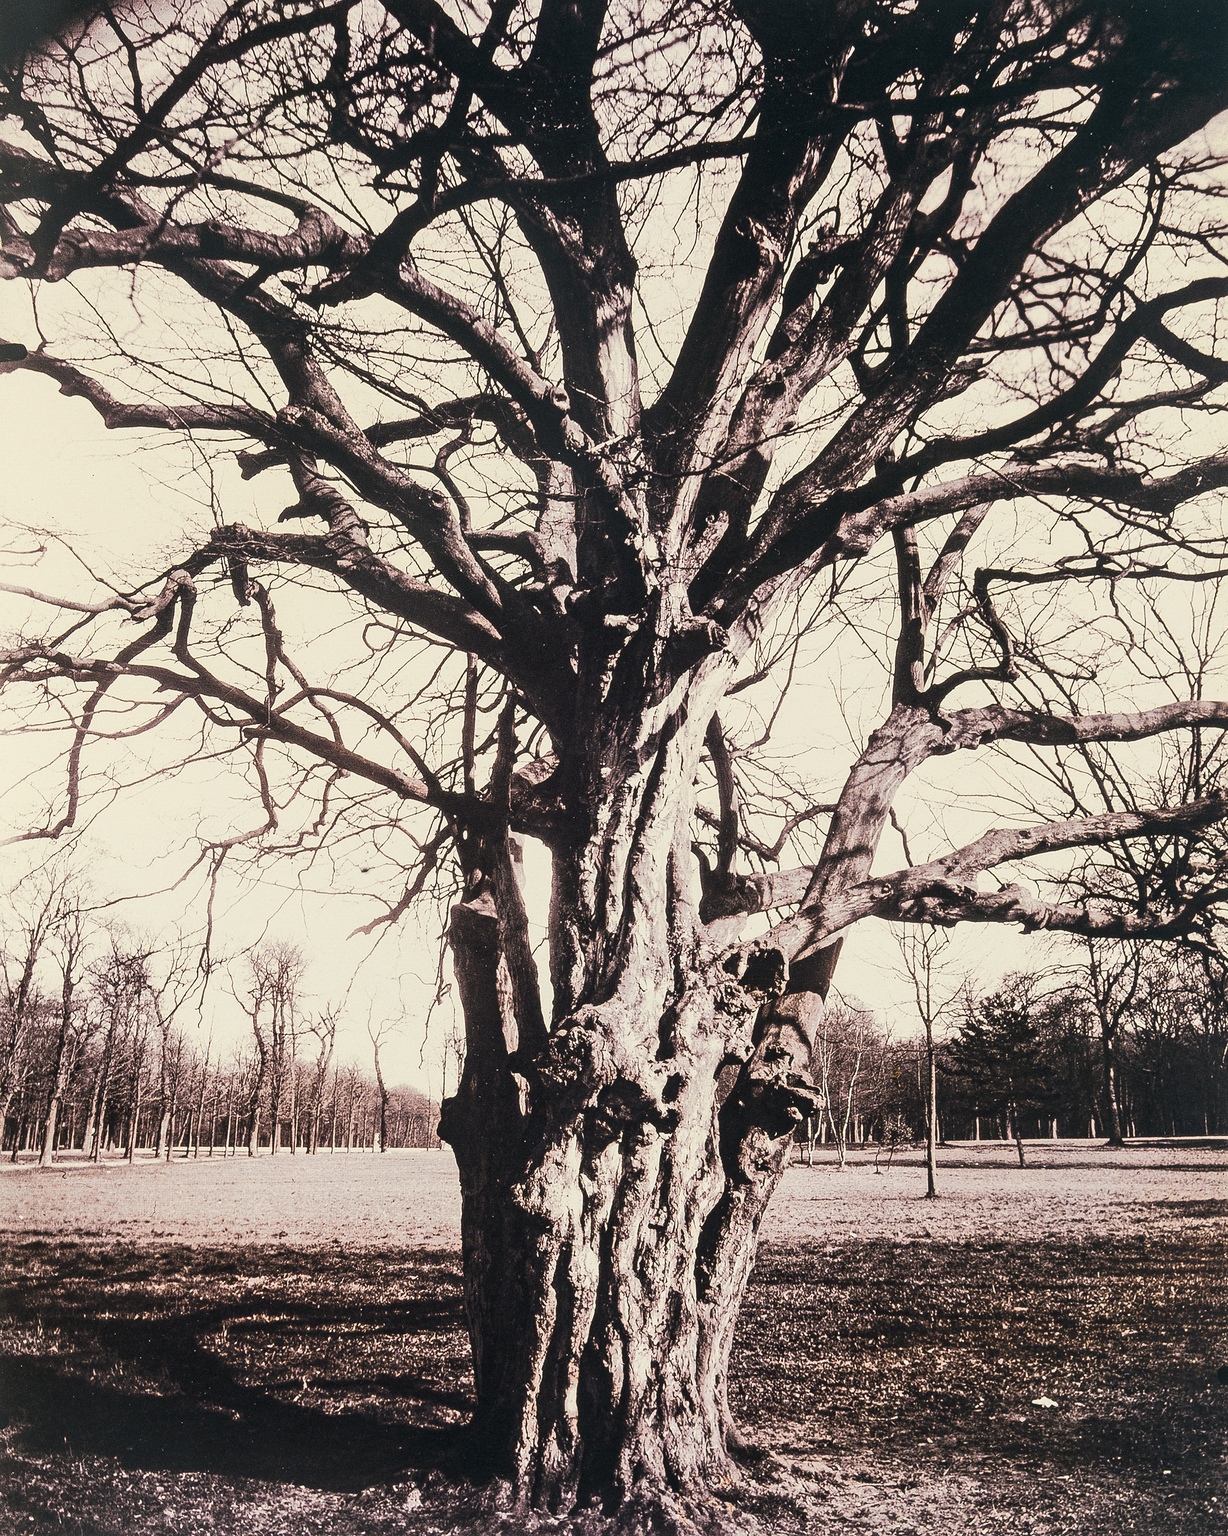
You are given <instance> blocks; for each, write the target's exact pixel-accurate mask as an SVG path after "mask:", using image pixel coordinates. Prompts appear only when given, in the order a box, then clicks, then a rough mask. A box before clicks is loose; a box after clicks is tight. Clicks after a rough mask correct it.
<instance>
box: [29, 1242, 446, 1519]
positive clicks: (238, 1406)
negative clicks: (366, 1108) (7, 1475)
mask: <svg viewBox="0 0 1228 1536" xmlns="http://www.w3.org/2000/svg"><path fill="white" fill-rule="evenodd" d="M40 1247H42V1245H39V1244H26V1245H22V1246H21V1247H20V1248H16V1249H14V1250H12V1251H11V1252H10V1253H9V1255H7V1258H8V1259H9V1263H8V1264H7V1265H6V1268H7V1270H8V1273H9V1275H10V1277H11V1278H10V1281H9V1284H8V1285H7V1286H6V1288H5V1295H4V1298H3V1308H2V1310H3V1313H4V1315H5V1319H6V1324H7V1328H8V1331H9V1333H10V1335H11V1336H12V1335H15V1337H13V1338H12V1342H11V1344H10V1348H13V1349H14V1353H12V1354H9V1355H8V1356H7V1358H4V1359H0V1406H2V1407H3V1411H4V1417H5V1418H6V1419H7V1420H8V1421H9V1422H10V1423H11V1425H12V1427H13V1429H14V1430H15V1432H16V1437H17V1444H18V1445H19V1446H20V1448H21V1449H22V1450H23V1451H25V1452H27V1453H29V1454H33V1455H64V1454H71V1455H75V1456H102V1457H109V1458H114V1459H115V1460H117V1461H119V1462H120V1463H121V1464H122V1465H124V1466H127V1467H130V1468H133V1469H140V1470H146V1471H165V1472H206V1473H216V1474H219V1475H221V1476H223V1477H226V1478H261V1479H266V1480H272V1481H283V1482H290V1483H297V1484H300V1485H302V1486H305V1487H313V1488H318V1489H321V1490H328V1491H333V1492H352V1491H356V1490H358V1489H361V1488H365V1487H369V1486H371V1485H372V1484H373V1483H378V1482H383V1481H388V1480H390V1479H393V1478H396V1477H403V1476H404V1475H405V1474H406V1473H407V1472H409V1471H413V1470H425V1469H429V1468H432V1467H438V1466H441V1465H445V1464H448V1463H449V1462H450V1461H451V1460H452V1459H453V1458H454V1456H455V1454H456V1452H457V1449H458V1441H459V1438H460V1427H461V1421H462V1420H463V1418H464V1417H466V1416H467V1413H468V1411H469V1410H470V1409H471V1407H472V1400H471V1398H470V1396H469V1394H468V1391H467V1390H466V1388H467V1386H468V1382H467V1380H466V1379H465V1377H464V1375H463V1374H459V1376H458V1367H459V1370H460V1372H463V1350H464V1347H465V1339H464V1318H463V1311H462V1305H461V1297H460V1286H459V1280H458V1278H457V1277H456V1276H455V1274H454V1273H453V1272H452V1271H451V1270H450V1269H449V1268H448V1267H446V1266H443V1265H441V1264H440V1262H439V1259H438V1256H437V1255H432V1256H430V1258H428V1259H423V1260H419V1261H418V1262H415V1261H414V1259H413V1258H412V1257H411V1256H409V1255H405V1254H397V1255H395V1256H391V1258H390V1259H389V1260H385V1259H383V1258H381V1260H380V1267H381V1269H384V1270H388V1271H390V1273H389V1274H388V1276H387V1284H385V1285H382V1286H381V1288H380V1292H379V1293H378V1294H379V1299H378V1300H373V1299H372V1295H371V1290H372V1288H371V1286H370V1284H369V1282H368V1283H365V1284H363V1285H362V1286H361V1291H359V1290H358V1289H356V1287H355V1284H354V1257H353V1256H352V1255H350V1256H348V1258H347V1260H346V1261H341V1260H339V1259H336V1258H331V1257H330V1256H327V1255H318V1254H311V1255H304V1254H290V1253H287V1252H285V1251H281V1250H276V1251H264V1252H252V1251H248V1252H247V1253H244V1254H240V1255H234V1256H226V1257H224V1256H220V1255H218V1254H217V1253H213V1254H210V1255H207V1256H202V1255H195V1254H191V1253H185V1252H182V1251H179V1252H177V1251H175V1250H167V1251H163V1252H160V1253H157V1254H154V1255H152V1256H151V1255H148V1254H136V1253H131V1252H127V1251H119V1252H117V1251H115V1250H111V1252H110V1253H109V1254H107V1255H95V1254H90V1253H89V1252H88V1251H86V1250H78V1252H77V1254H76V1255H75V1256H76V1257H77V1258H78V1260H79V1262H76V1263H74V1262H72V1258H73V1257H74V1255H73V1253H72V1250H68V1251H67V1254H68V1262H66V1261H65V1258H66V1250H65V1249H64V1248H63V1247H61V1248H60V1249H59V1253H58V1255H57V1263H56V1265H55V1270H54V1273H53V1274H48V1272H47V1270H46V1268H45V1266H44V1264H43V1263H42V1262H41V1261H40V1258H39V1255H38V1252H37V1250H38V1249H39V1248H40ZM398 1365H403V1367H404V1368H403V1369H390V1368H389V1367H390V1366H398Z"/></svg>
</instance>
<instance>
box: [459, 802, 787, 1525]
mask: <svg viewBox="0 0 1228 1536" xmlns="http://www.w3.org/2000/svg"><path fill="white" fill-rule="evenodd" d="M688 783H689V781H688ZM642 825H643V818H641V826H642ZM672 841H673V838H672V832H671V833H670V834H669V836H667V837H666V839H665V851H664V853H663V855H662V860H661V864H662V868H664V866H665V865H666V864H669V863H670V862H671V861H672V853H671V851H670V850H671V845H672ZM610 846H611V839H610V838H608V837H607V838H606V839H604V840H603V842H602V849H603V850H604V849H606V848H608V847H610ZM578 862H582V861H578ZM472 869H473V871H474V876H473V882H472V884H471V887H470V890H469V892H468V894H467V899H466V900H465V901H464V902H463V903H461V904H460V905H459V906H458V907H456V908H455V909H454V911H453V915H452V926H451V943H452V950H453V958H454V965H455V971H456V976H457V982H458V987H459V991H460V996H461V1002H462V1005H463V1011H464V1015H465V1024H466V1040H467V1051H466V1059H465V1065H464V1072H463V1075H462V1077H461V1082H460V1085H459V1089H458V1092H457V1094H456V1096H455V1097H454V1098H451V1099H448V1100H446V1101H445V1103H444V1105H443V1114H442V1119H441V1124H440V1135H441V1136H442V1137H443V1138H444V1139H445V1140H447V1141H449V1142H450V1143H451V1144H452V1146H453V1148H454V1150H455V1152H456V1157H457V1162H458V1165H459V1169H460V1179H461V1191H462V1246H463V1255H464V1270H465V1297H466V1306H467V1312H468V1320H469V1330H470V1336H471V1340H472V1346H473V1360H474V1376H475V1384H476V1395H477V1410H476V1414H475V1419H474V1424H473V1439H474V1447H475V1450H476V1452H477V1456H478V1459H479V1461H480V1462H481V1464H482V1465H483V1467H484V1469H485V1470H486V1471H488V1472H490V1473H493V1474H494V1475H497V1476H502V1477H506V1478H508V1479H509V1480H510V1481H511V1482H512V1484H513V1486H514V1488H515V1490H516V1492H517V1495H518V1496H519V1497H520V1498H521V1499H522V1500H523V1501H525V1502H528V1503H531V1504H533V1505H536V1506H538V1507H543V1508H548V1509H565V1508H570V1507H572V1506H573V1505H574V1504H576V1503H577V1502H579V1503H586V1502H588V1501H595V1502H597V1503H598V1504H601V1505H604V1506H605V1507H607V1508H610V1509H613V1508H616V1507H620V1506H622V1505H624V1504H625V1503H626V1502H627V1501H628V1500H629V1499H630V1500H632V1502H633V1503H635V1502H637V1501H643V1500H645V1499H646V1500H649V1501H650V1502H653V1503H654V1505H655V1507H658V1508H660V1507H662V1506H664V1507H667V1508H668V1507H670V1505H671V1503H672V1502H676V1501H678V1500H682V1501H683V1503H684V1504H685V1503H686V1502H687V1501H688V1500H693V1499H695V1498H699V1499H703V1498H704V1497H706V1495H707V1491H708V1490H710V1489H711V1488H712V1487H713V1486H717V1487H719V1486H721V1485H723V1484H728V1483H729V1481H730V1480H731V1478H732V1477H733V1476H734V1470H733V1467H732V1464H731V1461H730V1457H729V1451H730V1449H731V1448H736V1446H737V1444H738V1437H737V1433H736V1430H735V1429H734V1426H733V1423H732V1420H731V1416H730V1412H729V1407H728V1401H727V1395H726V1388H727V1371H728V1364H729V1355H730V1349H731V1346H732V1342H733V1330H734V1323H735V1321H736V1318H737V1313H738V1307H739V1304H740V1301H741V1298H742V1293H743V1290H744V1288H745V1285H746V1281H747V1279H748V1277H749V1274H750V1268H751V1264H752V1262H753V1258H754V1249H755V1237H756V1233H757V1231H758V1227H759V1222H760V1219H761V1217H762V1215H763V1212H764V1209H765V1208H766V1205H767V1202H768V1199H769V1198H770V1196H771V1194H772V1191H773V1190H774V1188H775V1186H776V1184H777V1182H778V1180H779V1178H780V1175H781V1173H782V1172H783V1169H784V1166H785V1163H786V1160H787V1157H788V1153H789V1148H790V1146H791V1139H792V1133H793V1131H794V1129H795V1127H796V1125H797V1124H798V1123H799V1122H800V1120H801V1119H802V1117H803V1114H804V1113H805V1112H810V1111H812V1110H813V1109H814V1108H815V1107H817V1097H816V1096H815V1095H814V1094H813V1092H812V1091H810V1090H809V1089H808V1086H807V1085H806V1084H804V1083H803V1081H802V1079H801V1078H800V1077H799V1076H798V1074H797V1071H796V1066H797V1064H798V1062H799V1061H804V1060H806V1059H808V1055H809V1037H808V1035H807V1034H806V1033H805V1031H803V1030H801V1028H800V1025H799V1017H798V1016H797V1015H798V1005H797V1004H796V1000H795V999H788V998H786V999H782V1000H781V1001H780V1003H779V1004H778V1005H777V1007H776V1009H775V1012H774V1013H773V1012H772V1011H771V1009H770V1008H769V1009H763V1012H764V1014H765V1015H766V1016H767V1018H768V1019H769V1023H768V1024H766V1025H765V1024H763V1023H762V1022H761V1023H760V1025H759V1027H758V1028H757V1029H756V1025H755V1020H756V1018H757V1016H759V1014H760V1010H761V1008H762V1007H763V1005H764V1004H765V1002H768V1001H769V1000H770V998H771V997H772V996H774V995H775V994H776V993H778V992H779V990H780V987H781V985H782V984H783V979H784V968H783V966H782V965H780V964H779V957H778V956H775V955H773V957H772V958H770V959H768V960H766V961H764V962H763V964H762V969H763V971H764V975H763V976H762V977H758V978H757V977H755V976H748V975H743V976H741V977H740V978H735V977H734V976H733V975H731V974H729V973H727V972H726V971H724V970H721V969H720V967H718V966H712V965H705V963H704V962H703V960H702V958H701V957H700V956H699V955H698V954H697V953H696V950H695V944H694V934H695V931H696V925H695V922H694V912H693V908H689V907H688V906H687V904H686V901H685V898H684V896H683V894H682V893H681V891H680V890H679V889H676V888H674V887H673V886H670V883H669V881H668V880H666V881H664V882H663V885H664V886H667V887H669V888H668V889H666V888H663V889H662V890H661V892H660V896H659V914H658V915H659V919H660V920H659V921H657V920H654V919H653V918H652V917H651V916H650V917H649V918H648V919H647V920H645V921H644V922H643V923H642V924H641V927H640V929H639V931H638V932H637V933H636V935H635V936H634V938H633V939H632V941H631V942H624V941H625V938H626V936H625V934H623V935H611V934H609V933H608V932H607V933H605V934H602V933H600V932H596V933H594V932H593V931H592V930H590V931H589V932H587V933H584V932H583V928H584V924H583V921H582V917H583V914H582V912H581V910H580V903H579V902H576V901H575V900H574V899H573V897H572V895H571V893H572V892H574V890H575V889H576V888H577V884H578V882H576V881H573V880H572V879H571V876H570V873H569V872H566V871H565V872H564V874H563V875H562V876H561V877H560V873H559V859H558V856H557V854H556V868H555V899H554V910H553V912H552V926H553V928H554V929H555V932H556V933H557V932H558V931H559V929H560V928H564V929H565V928H566V927H567V925H568V924H570V925H571V927H572V931H573V932H577V933H579V934H580V936H581V938H582V940H583V943H582V945H581V947H582V948H584V949H585V950H586V951H587V953H588V954H590V955H591V954H592V953H593V951H594V950H595V949H600V947H601V946H602V945H603V944H606V945H607V946H608V951H607V952H608V953H610V954H612V955H613V956H614V963H613V964H612V965H611V966H610V969H609V972H608V979H607V981H606V984H605V986H604V987H603V989H602V992H603V993H604V995H602V992H599V993H598V1000H597V1001H595V1002H580V1003H577V1002H575V1000H574V996H573V997H570V998H569V997H568V995H567V992H566V990H565V989H566V975H565V974H564V973H563V971H562V969H561V968H557V967H556V978H555V996H556V1012H561V1008H560V998H561V999H562V1006H563V1007H565V1008H566V1009H567V1011H566V1012H564V1013H562V1016H561V1017H559V1018H558V1019H557V1021H556V1022H555V1024H554V1025H553V1026H552V1027H551V1028H550V1029H547V1027H546V1025H545V1023H544V1021H543V1020H542V1017H541V1014H540V1008H539V1006H538V1007H537V1008H535V1006H534V999H535V996H536V993H535V987H534V985H533V983H534V982H535V978H534V977H533V976H531V975H530V974H529V973H528V968H529V967H530V966H531V954H530V952H529V950H528V946H527V929H526V928H525V925H524V913H523V907H522V905H521V902H520V895H519V886H518V881H517V879H516V871H515V869H514V867H513V859H512V856H511V854H510V852H509V845H508V843H507V840H506V839H505V840H504V841H503V843H502V845H501V846H500V845H495V844H491V845H488V846H486V847H484V848H483V849H482V850H480V852H479V851H477V850H474V851H473V864H472ZM628 883H630V881H629V882H628ZM620 945H621V948H620V947H619V946H620ZM589 995H590V996H591V995H592V992H591V991H590V994H589ZM791 1010H792V1013H791ZM803 1011H804V1010H803ZM811 1011H813V1010H811ZM782 1019H783V1021H784V1022H783V1024H782ZM805 1022H807V1023H809V1022H810V1020H809V1019H808V1018H807V1020H806V1021H805ZM787 1040H795V1041H796V1049H791V1048H790V1047H789V1045H788V1044H782V1041H787ZM756 1041H757V1043H756Z"/></svg>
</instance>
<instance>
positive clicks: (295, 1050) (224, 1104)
mask: <svg viewBox="0 0 1228 1536" xmlns="http://www.w3.org/2000/svg"><path fill="white" fill-rule="evenodd" d="M304 969H305V961H304V957H303V955H302V954H301V952H300V951H299V950H297V949H296V948H294V947H293V946H290V945H287V944H281V943H276V942H274V943H267V944H265V945H263V946H262V947H260V948H258V949H256V950H255V951H253V952H252V954H251V955H250V956H249V957H248V958H247V959H246V960H245V961H243V962H241V963H240V964H238V965H236V966H235V967H234V968H233V972H234V973H233V975H232V977H231V982H232V991H233V993H234V996H235V999H236V1001H237V1002H238V1003H239V1005H240V1006H241V1008H242V1009H243V1011H244V1012H245V1013H246V1015H247V1018H248V1020H249V1022H250V1031H249V1034H248V1035H247V1037H246V1038H244V1039H241V1040H239V1041H238V1042H236V1043H234V1044H232V1045H231V1046H230V1047H229V1048H228V1049H226V1050H216V1049H215V1047H214V1044H213V1041H212V1039H211V1038H210V1039H208V1040H206V1041H204V1042H203V1043H202V1040H201V1038H200V1030H199V1026H198V1025H197V1024H195V1023H188V1022H187V1019H188V1015H189V1012H191V1016H192V1017H193V1019H195V1018H196V1013H195V1010H194V1008H193V1007H192V1004H193V1003H194V1002H195V1001H197V1000H198V999H199V988H200V984H201V981H202V977H201V974H200V972H199V970H198V969H197V967H196V966H195V964H194V963H193V962H191V961H190V960H189V958H188V956H187V952H186V951H175V950H173V949H172V950H171V951H169V952H168V951H167V950H166V949H165V948H163V947H160V946H158V945H155V944H153V943H150V942H146V941H145V940H143V939H142V938H141V937H140V936H139V935H136V934H133V933H130V932H127V931H126V930H124V929H121V928H119V927H114V926H98V925H91V923H90V920H89V917H88V915H87V911H86V907H85V903H84V901H83V899H82V896H81V893H80V891H79V889H77V888H76V887H75V886H74V885H73V884H72V882H71V881H69V880H67V879H59V878H55V879H51V880H49V881H48V882H47V883H46V884H45V885H44V887H43V889H42V890H41V891H40V892H39V894H38V896H37V897H36V898H35V899H33V900H31V901H28V902H26V904H25V909H24V911H23V910H21V908H20V906H19V905H18V904H14V903H10V906H9V922H8V925H7V930H6V931H5V932H4V934H3V937H2V939H0V977H2V980H0V986H2V992H0V1131H2V1139H0V1149H2V1150H3V1152H5V1153H7V1154H8V1156H9V1157H10V1158H12V1159H14V1160H15V1159H16V1158H18V1157H19V1156H20V1155H21V1154H22V1153H31V1154H37V1155H38V1157H39V1159H40V1161H41V1162H43V1163H50V1162H51V1161H53V1159H54V1158H55V1156H56V1154H57V1153H58V1152H66V1151H69V1150H75V1151H77V1152H82V1153H84V1154H85V1155H86V1156H87V1157H88V1158H91V1159H93V1160H95V1161H97V1160H99V1159H100V1158H101V1157H102V1156H103V1155H104V1154H107V1153H110V1154H114V1153H123V1154H124V1155H125V1156H126V1157H127V1158H128V1160H129V1161H132V1160H133V1159H135V1157H136V1156H137V1154H138V1153H146V1154H152V1155H154V1156H156V1157H167V1158H170V1157H171V1156H173V1155H184V1156H187V1155H192V1156H198V1155H199V1154H200V1152H201V1150H202V1148H203V1149H204V1150H205V1151H206V1152H207V1153H210V1154H211V1153H212V1152H214V1151H215V1150H216V1151H219V1152H229V1153H231V1154H235V1155H237V1153H238V1152H239V1151H240V1150H245V1151H246V1152H247V1153H248V1154H249V1155H251V1156H255V1155H256V1153H257V1152H258V1151H259V1150H261V1149H262V1148H263V1149H268V1150H270V1151H271V1152H273V1153H277V1152H279V1151H285V1152H290V1153H297V1152H306V1153H312V1152H317V1151H319V1150H321V1149H322V1148H329V1149H330V1150H336V1149H338V1148H343V1149H345V1150H346V1151H350V1150H353V1149H355V1148H366V1149H371V1150H384V1149H387V1148H388V1147H427V1146H431V1147H433V1146H438V1144H439V1143H438V1138H437V1137H436V1134H435V1127H436V1123H437V1121H438V1109H437V1106H436V1105H434V1104H433V1103H431V1102H430V1101H429V1100H428V1099H427V1098H426V1097H425V1096H424V1095H423V1094H421V1093H419V1092H418V1091H417V1090H416V1089H414V1088H410V1087H406V1086H403V1085H395V1084H390V1083H388V1082H387V1081H386V1079H385V1077H384V1073H383V1070H382V1066H381V1061H380V1047H381V1045H382V1044H383V1035H382V1034H381V1032H379V1031H378V1030H369V1031H368V1033H369V1036H370V1039H371V1045H372V1058H371V1059H372V1068H371V1069H367V1068H366V1067H365V1066H363V1065H360V1064H359V1063H358V1062H356V1061H353V1060H344V1061H343V1060H339V1059H338V1056H337V1033H338V1026H339V1024H340V1022H341V1009H340V1008H338V1007H324V1008H321V1009H318V1010H315V1011H313V1010H311V1009H309V1008H308V1007H307V1006H306V1001H305V999H304V996H303V991H302V979H303V972H304Z"/></svg>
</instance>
